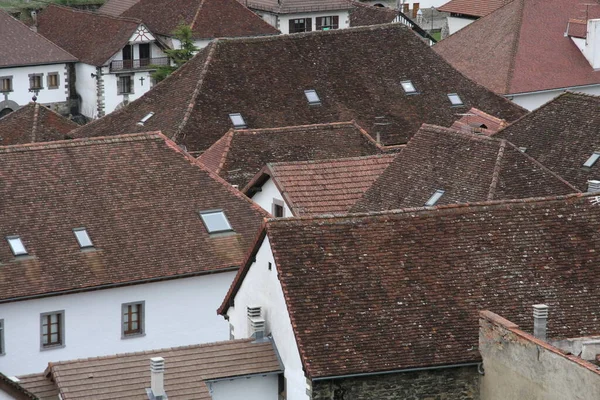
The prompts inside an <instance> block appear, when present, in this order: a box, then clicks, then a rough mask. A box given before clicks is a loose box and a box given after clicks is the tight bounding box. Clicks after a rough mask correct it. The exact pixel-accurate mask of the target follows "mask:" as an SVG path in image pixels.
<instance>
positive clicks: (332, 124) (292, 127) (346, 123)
mask: <svg viewBox="0 0 600 400" xmlns="http://www.w3.org/2000/svg"><path fill="white" fill-rule="evenodd" d="M353 121H354V120H351V121H341V122H325V123H321V124H308V125H288V126H279V127H275V128H251V129H248V128H246V129H233V133H234V134H243V133H250V134H254V133H257V132H259V133H263V132H264V133H270V132H278V131H291V130H294V131H297V130H301V129H318V128H322V127H338V126H339V127H341V126H347V127H350V126H356V125H355V124H354V123H353ZM361 129H362V128H361Z"/></svg>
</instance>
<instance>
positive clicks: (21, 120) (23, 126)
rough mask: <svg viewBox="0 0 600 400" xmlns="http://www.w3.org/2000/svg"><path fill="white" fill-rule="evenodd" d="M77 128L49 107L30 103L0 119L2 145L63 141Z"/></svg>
mask: <svg viewBox="0 0 600 400" xmlns="http://www.w3.org/2000/svg"><path fill="white" fill-rule="evenodd" d="M77 127H79V125H77V124H76V123H75V122H73V121H70V120H68V119H66V118H65V117H63V116H62V115H60V114H57V113H55V112H54V111H52V110H50V109H48V108H47V107H44V106H40V105H39V104H38V103H29V104H28V105H26V106H24V107H21V108H20V109H18V110H17V111H14V112H12V113H10V114H8V115H6V116H4V117H2V118H0V144H1V145H2V146H10V145H14V144H25V143H33V142H49V141H51V140H61V139H65V136H66V134H67V133H69V132H71V131H72V130H73V129H75V128H77Z"/></svg>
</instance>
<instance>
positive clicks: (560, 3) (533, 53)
mask: <svg viewBox="0 0 600 400" xmlns="http://www.w3.org/2000/svg"><path fill="white" fill-rule="evenodd" d="M578 7H582V4H581V0H545V1H541V2H540V1H536V0H514V1H513V2H511V3H509V4H508V5H506V6H504V7H501V8H499V9H497V10H496V11H494V12H493V13H491V14H489V15H487V16H486V17H484V18H481V19H480V20H478V21H475V22H474V23H472V24H471V25H469V26H467V27H465V28H464V29H461V30H460V31H458V32H456V33H455V34H453V35H451V36H449V37H447V38H446V39H444V40H442V41H440V42H439V43H437V44H436V45H435V46H434V47H433V49H434V50H435V51H436V52H437V53H438V54H440V55H441V56H442V57H444V58H445V59H446V60H447V61H448V62H450V64H452V65H453V66H454V67H455V68H457V69H458V70H459V71H461V72H462V73H464V74H465V75H466V76H468V77H469V78H471V79H473V80H474V81H475V82H478V83H479V84H481V85H484V86H485V87H487V88H488V89H490V90H492V91H494V92H496V93H500V94H515V93H526V92H533V91H538V90H548V89H557V88H565V87H572V86H579V85H589V84H600V71H594V69H593V68H592V66H591V65H590V64H589V62H588V61H587V60H586V58H585V57H584V56H583V54H581V51H580V50H579V48H578V47H577V46H576V45H575V43H573V41H572V40H571V38H569V37H568V36H565V30H566V29H567V22H568V21H569V17H570V16H571V13H572V12H573V10H574V9H577V8H578ZM482 59H484V60H485V62H482ZM478 108H481V107H478ZM483 111H486V112H487V110H483Z"/></svg>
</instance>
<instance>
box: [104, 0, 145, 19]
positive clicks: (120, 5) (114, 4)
mask: <svg viewBox="0 0 600 400" xmlns="http://www.w3.org/2000/svg"><path fill="white" fill-rule="evenodd" d="M138 1H140V0H107V1H106V2H105V3H104V4H103V5H102V6H101V7H100V8H99V9H98V12H99V13H102V14H108V15H112V16H113V17H118V16H120V15H121V14H123V13H124V12H125V11H127V10H129V8H131V7H132V6H134V5H135V4H137V2H138Z"/></svg>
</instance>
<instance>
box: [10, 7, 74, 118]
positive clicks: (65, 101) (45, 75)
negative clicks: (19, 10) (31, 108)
mask: <svg viewBox="0 0 600 400" xmlns="http://www.w3.org/2000/svg"><path fill="white" fill-rule="evenodd" d="M0 54H2V57H0V118H1V117H3V116H5V115H6V114H8V113H10V112H13V111H16V110H18V109H19V107H21V106H24V105H27V104H29V102H30V101H31V100H32V98H33V97H36V99H37V101H38V102H40V103H41V104H44V105H45V106H48V107H51V108H52V109H53V110H55V111H58V112H60V113H62V114H65V115H66V114H69V112H70V106H69V93H70V90H71V89H70V88H71V87H72V79H73V74H72V72H71V71H72V68H73V64H74V63H75V62H77V58H75V57H74V56H73V55H72V54H70V53H68V52H67V51H65V50H63V49H62V48H60V47H59V46H57V45H56V44H54V43H52V42H50V41H49V40H48V39H46V38H44V37H43V36H41V35H39V34H37V33H36V32H34V31H32V30H31V29H29V28H28V27H27V26H26V25H25V24H23V23H21V22H19V21H17V20H16V19H14V18H13V17H11V16H10V15H9V14H8V13H6V12H5V11H3V10H0Z"/></svg>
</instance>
